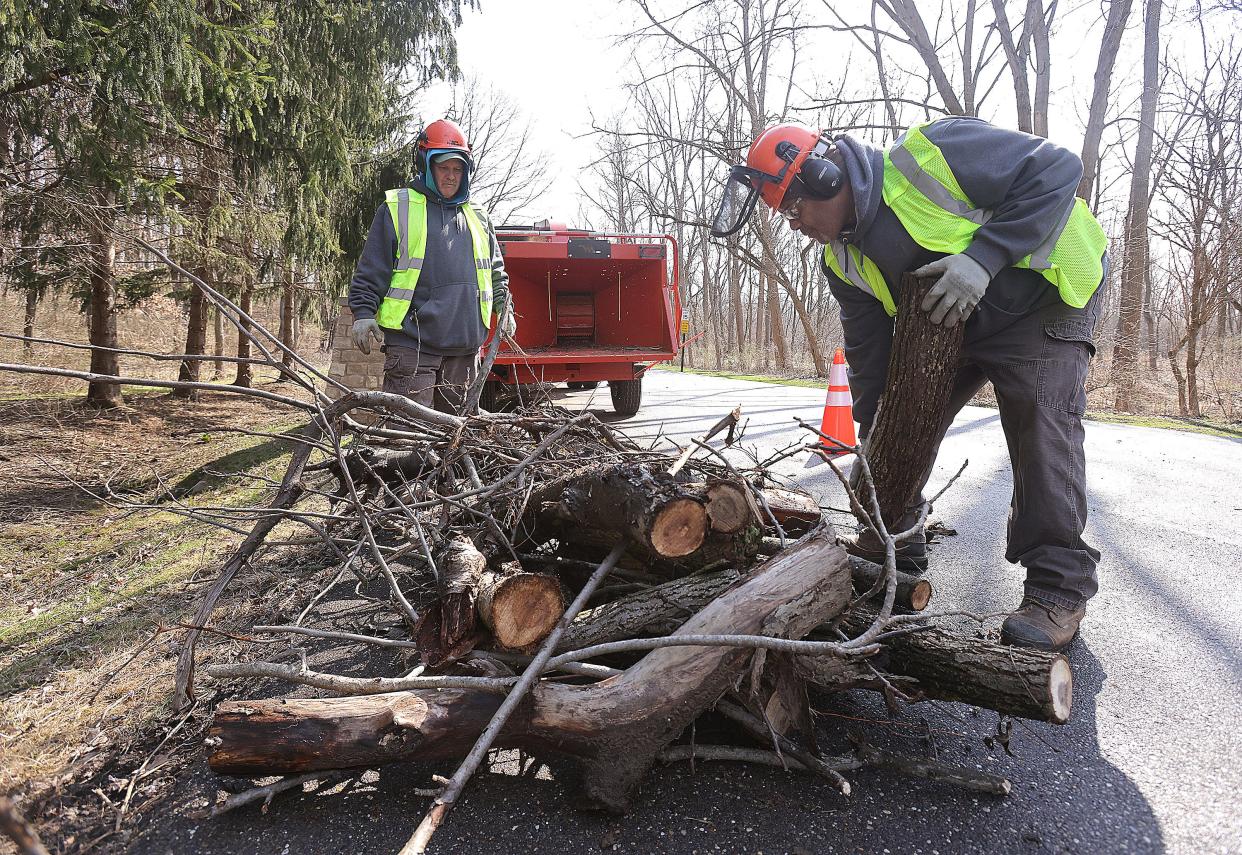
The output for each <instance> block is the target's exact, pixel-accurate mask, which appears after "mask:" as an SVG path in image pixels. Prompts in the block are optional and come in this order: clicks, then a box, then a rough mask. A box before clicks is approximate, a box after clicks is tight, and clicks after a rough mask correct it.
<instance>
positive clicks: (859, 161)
mask: <svg viewBox="0 0 1242 855" xmlns="http://www.w3.org/2000/svg"><path fill="white" fill-rule="evenodd" d="M833 143H834V144H835V145H836V147H837V150H838V151H840V152H841V159H842V160H844V161H845V174H846V177H847V178H849V182H850V189H851V190H853V191H854V223H855V225H854V234H855V235H858V236H861V235H865V234H866V233H867V230H868V229H870V228H871V224H872V223H874V222H875V215H876V213H877V212H878V211H879V210H880V201H881V199H882V197H883V191H884V152H882V151H881V150H880V149H878V148H876V147H875V146H872V145H868V144H867V143H863V142H859V141H858V140H856V139H854V138H853V137H851V136H850V135H849V134H842V135H841V136H839V137H837V138H836V139H834V140H833Z"/></svg>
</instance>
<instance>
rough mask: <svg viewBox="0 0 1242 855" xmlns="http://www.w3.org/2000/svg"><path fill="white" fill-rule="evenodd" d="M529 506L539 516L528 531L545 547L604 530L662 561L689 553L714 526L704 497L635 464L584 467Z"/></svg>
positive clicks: (539, 493)
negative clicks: (555, 539) (554, 539)
mask: <svg viewBox="0 0 1242 855" xmlns="http://www.w3.org/2000/svg"><path fill="white" fill-rule="evenodd" d="M549 503H552V504H553V505H554V506H553V507H547V505H548V504H549ZM528 508H529V509H530V510H531V511H533V512H534V514H535V518H534V524H533V525H531V526H530V527H529V528H528V531H531V532H533V533H534V536H535V539H536V540H538V541H539V542H541V543H542V542H546V541H547V540H548V539H549V538H550V537H553V536H555V537H563V538H566V539H568V540H570V541H576V540H577V539H578V536H577V534H576V532H577V530H579V529H581V530H584V532H587V531H591V530H594V531H602V532H609V533H611V534H613V535H620V536H623V537H626V538H628V539H629V540H630V542H631V543H633V544H635V545H637V546H639V547H640V548H642V549H644V550H646V551H648V552H650V553H651V554H652V555H653V556H656V557H659V558H679V557H682V556H685V555H689V554H690V553H692V552H694V551H695V550H696V549H698V548H699V547H700V546H701V545H702V544H703V540H704V538H705V537H706V536H707V533H708V530H709V528H710V522H709V520H708V516H707V508H706V507H705V504H704V500H703V498H701V497H700V496H697V495H694V493H693V492H692V490H690V489H687V488H685V487H683V486H682V485H680V484H678V483H676V482H675V481H674V480H673V477H672V476H671V475H669V474H668V473H667V472H664V471H662V470H659V469H654V468H651V467H644V466H641V465H639V464H634V463H622V464H617V465H608V466H591V467H586V468H584V469H580V470H578V471H576V472H574V473H572V474H570V475H568V476H566V477H564V478H560V479H557V480H556V481H555V482H552V483H550V484H548V485H546V486H545V487H543V488H540V490H539V491H537V494H535V495H532V497H531V501H530V502H529V503H528ZM528 519H530V517H529V516H528ZM613 542H615V539H614V540H613ZM610 546H611V544H610Z"/></svg>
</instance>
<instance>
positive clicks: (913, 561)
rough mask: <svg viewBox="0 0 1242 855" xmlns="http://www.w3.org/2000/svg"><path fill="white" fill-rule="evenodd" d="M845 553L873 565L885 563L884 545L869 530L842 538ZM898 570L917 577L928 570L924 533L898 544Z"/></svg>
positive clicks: (864, 529)
mask: <svg viewBox="0 0 1242 855" xmlns="http://www.w3.org/2000/svg"><path fill="white" fill-rule="evenodd" d="M841 543H842V544H844V545H845V551H846V552H848V553H849V554H850V555H855V556H857V557H859V558H861V559H863V560H864V561H870V562H871V563H873V564H881V565H882V564H883V563H884V544H883V543H881V542H880V539H879V538H878V537H876V535H875V532H873V531H872V530H871V529H869V528H863V529H860V530H859V532H858V534H856V535H854V536H853V537H850V536H848V535H846V536H844V537H842V538H841ZM897 569H898V570H900V571H902V572H903V573H909V574H911V575H913V576H917V575H919V574H920V573H923V572H925V571H926V570H927V535H926V534H924V533H923V532H922V531H919V532H918V533H917V534H914V535H912V536H911V537H910V538H908V539H907V540H904V541H902V542H901V543H899V544H897Z"/></svg>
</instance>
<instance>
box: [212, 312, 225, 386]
mask: <svg viewBox="0 0 1242 855" xmlns="http://www.w3.org/2000/svg"><path fill="white" fill-rule="evenodd" d="M211 313H212V318H213V319H214V324H213V326H214V328H215V329H214V332H215V338H216V348H215V350H216V357H217V359H216V368H215V371H213V372H212V375H211V379H212V380H219V379H220V378H221V377H223V376H224V360H222V359H220V358H219V357H221V356H224V315H223V314H221V313H220V307H219V306H215V307H213V308H212V310H211Z"/></svg>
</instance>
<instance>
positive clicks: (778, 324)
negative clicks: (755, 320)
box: [767, 262, 789, 371]
mask: <svg viewBox="0 0 1242 855" xmlns="http://www.w3.org/2000/svg"><path fill="white" fill-rule="evenodd" d="M770 263H775V262H770ZM767 279H768V323H769V325H770V326H771V328H772V345H773V347H775V348H776V367H777V368H778V369H780V370H781V371H784V370H785V369H786V368H788V367H789V345H788V344H787V343H786V341H785V319H784V317H782V316H781V295H780V292H779V291H777V290H776V277H775V276H769V277H767Z"/></svg>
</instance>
